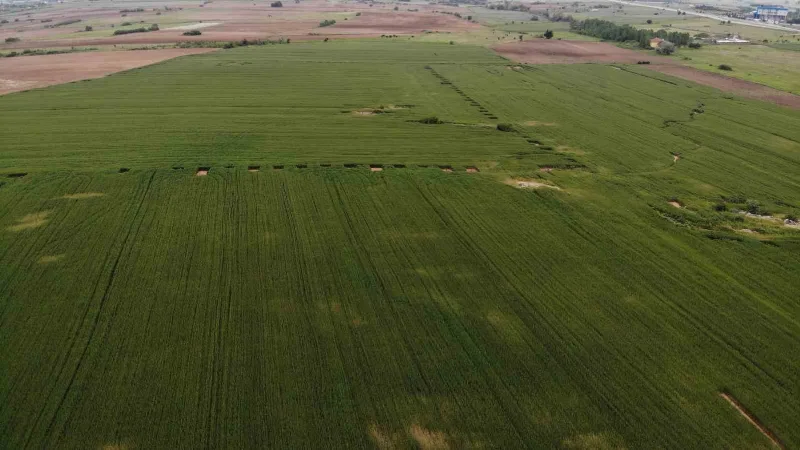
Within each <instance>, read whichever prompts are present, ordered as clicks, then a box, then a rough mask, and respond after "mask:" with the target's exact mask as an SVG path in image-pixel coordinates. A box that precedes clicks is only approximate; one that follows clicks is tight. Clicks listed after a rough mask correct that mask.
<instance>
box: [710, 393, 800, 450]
mask: <svg viewBox="0 0 800 450" xmlns="http://www.w3.org/2000/svg"><path fill="white" fill-rule="evenodd" d="M719 396H720V397H722V398H724V399H725V400H726V401H727V402H728V403H730V405H731V406H733V407H734V408H735V409H736V411H739V414H741V415H742V417H744V418H745V419H747V421H748V422H750V423H751V424H752V425H753V426H754V427H756V428H757V429H758V431H760V432H761V434H763V435H764V436H765V437H766V438H767V439H769V440H770V442H772V445H774V446H775V447H778V448H781V449H784V448H786V447H785V446H784V445H783V443H781V441H780V440H779V439H778V437H777V436H775V434H774V433H773V432H771V431H769V430H768V429H767V427H765V426H764V425H763V424H761V422H760V421H759V420H758V419H756V418H755V417H754V416H753V415H752V414H751V413H750V412H749V411H747V409H745V407H744V406H742V404H741V403H739V401H738V400H736V399H735V398H734V397H733V396H732V395H730V394H727V393H725V392H721V393H720V394H719Z"/></svg>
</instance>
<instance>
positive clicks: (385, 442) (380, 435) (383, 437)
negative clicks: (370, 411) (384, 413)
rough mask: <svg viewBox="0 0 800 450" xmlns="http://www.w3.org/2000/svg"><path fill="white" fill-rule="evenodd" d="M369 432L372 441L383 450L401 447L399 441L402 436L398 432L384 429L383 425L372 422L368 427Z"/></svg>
mask: <svg viewBox="0 0 800 450" xmlns="http://www.w3.org/2000/svg"><path fill="white" fill-rule="evenodd" d="M367 431H368V433H369V437H370V439H372V442H373V443H374V444H375V446H377V447H378V448H379V449H381V450H392V449H395V448H399V446H398V441H399V440H400V439H399V438H400V436H399V435H398V434H396V433H389V432H388V431H386V430H384V429H383V428H382V427H379V426H378V425H376V424H374V423H373V424H372V425H370V426H369V428H368V429H367Z"/></svg>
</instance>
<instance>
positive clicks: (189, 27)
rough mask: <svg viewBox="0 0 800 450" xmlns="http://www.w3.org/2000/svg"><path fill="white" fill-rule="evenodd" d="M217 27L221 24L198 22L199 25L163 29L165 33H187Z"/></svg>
mask: <svg viewBox="0 0 800 450" xmlns="http://www.w3.org/2000/svg"><path fill="white" fill-rule="evenodd" d="M217 25H221V22H200V23H192V24H189V25H181V26H179V27H171V28H165V29H164V30H165V31H171V30H175V31H188V30H200V29H203V28H209V27H215V26H217Z"/></svg>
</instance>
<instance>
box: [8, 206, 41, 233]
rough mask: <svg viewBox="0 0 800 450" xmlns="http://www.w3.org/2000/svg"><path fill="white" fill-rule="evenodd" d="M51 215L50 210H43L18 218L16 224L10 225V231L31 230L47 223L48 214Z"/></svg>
mask: <svg viewBox="0 0 800 450" xmlns="http://www.w3.org/2000/svg"><path fill="white" fill-rule="evenodd" d="M49 215H50V211H41V212H37V213H31V214H28V215H27V216H25V217H23V218H21V219H19V220H17V224H16V225H11V226H10V227H8V230H9V231H15V232H16V231H22V230H29V229H31V228H37V227H40V226H42V225H44V224H45V223H47V216H49Z"/></svg>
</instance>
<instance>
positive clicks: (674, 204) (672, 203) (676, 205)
mask: <svg viewBox="0 0 800 450" xmlns="http://www.w3.org/2000/svg"><path fill="white" fill-rule="evenodd" d="M667 203H669V204H670V205H672V206H674V207H676V208H683V206H681V204H680V203H678V202H667Z"/></svg>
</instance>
